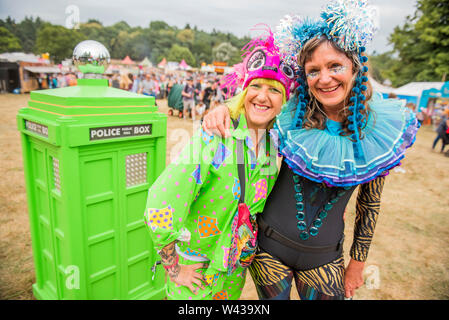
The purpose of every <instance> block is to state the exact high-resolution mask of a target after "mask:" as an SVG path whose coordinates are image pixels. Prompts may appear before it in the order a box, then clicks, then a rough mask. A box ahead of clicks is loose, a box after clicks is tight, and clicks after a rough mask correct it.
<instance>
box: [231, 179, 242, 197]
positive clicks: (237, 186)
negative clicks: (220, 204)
mask: <svg viewBox="0 0 449 320" xmlns="http://www.w3.org/2000/svg"><path fill="white" fill-rule="evenodd" d="M232 193H233V194H234V200H237V201H238V200H239V199H240V194H241V190H240V180H239V179H237V178H234V184H233V186H232Z"/></svg>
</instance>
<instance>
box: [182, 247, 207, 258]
mask: <svg viewBox="0 0 449 320" xmlns="http://www.w3.org/2000/svg"><path fill="white" fill-rule="evenodd" d="M184 253H185V254H186V255H188V256H191V257H203V258H207V257H206V255H205V254H202V253H199V252H198V251H194V250H192V249H190V248H187V249H186V250H185V251H184Z"/></svg>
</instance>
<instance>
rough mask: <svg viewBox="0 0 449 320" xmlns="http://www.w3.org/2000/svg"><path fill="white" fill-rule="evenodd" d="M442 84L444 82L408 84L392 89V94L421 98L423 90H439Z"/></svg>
mask: <svg viewBox="0 0 449 320" xmlns="http://www.w3.org/2000/svg"><path fill="white" fill-rule="evenodd" d="M443 84H444V82H410V83H407V84H406V85H404V86H402V87H399V88H397V89H394V93H396V94H397V95H404V96H415V97H421V94H422V92H423V91H424V90H429V89H432V88H435V89H437V90H441V88H442V87H443Z"/></svg>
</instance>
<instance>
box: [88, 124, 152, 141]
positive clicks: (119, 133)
mask: <svg viewBox="0 0 449 320" xmlns="http://www.w3.org/2000/svg"><path fill="white" fill-rule="evenodd" d="M145 135H151V124H139V125H129V126H115V127H101V128H90V129H89V139H90V140H102V139H114V138H124V137H132V136H145Z"/></svg>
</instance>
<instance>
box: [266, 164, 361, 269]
mask: <svg viewBox="0 0 449 320" xmlns="http://www.w3.org/2000/svg"><path fill="white" fill-rule="evenodd" d="M293 175H294V173H293V171H292V170H291V169H290V168H289V167H288V165H287V164H286V163H285V162H282V166H281V170H280V172H279V175H278V178H277V181H276V184H275V187H274V188H273V190H272V191H271V193H270V195H269V196H268V198H267V202H266V205H265V209H264V211H263V213H261V214H260V215H261V217H262V219H263V220H264V222H265V223H266V224H268V225H269V226H271V227H272V228H273V229H275V230H276V231H278V232H279V233H281V234H282V235H283V236H285V237H288V238H289V239H290V240H293V241H295V242H298V243H300V244H302V245H304V246H308V247H323V246H330V245H335V246H337V244H338V242H340V241H341V240H342V237H343V234H344V222H343V213H344V210H345V208H346V205H347V203H348V201H349V199H350V198H351V195H352V193H353V192H354V190H355V189H356V186H354V187H351V188H350V189H348V190H344V189H343V188H339V187H327V186H326V185H325V184H323V183H316V182H313V181H311V180H308V179H306V178H303V177H299V178H300V183H301V185H302V187H303V191H302V193H303V197H304V200H303V203H304V213H305V220H304V221H305V222H306V224H307V226H308V227H309V226H310V224H312V222H313V221H314V219H315V218H316V217H317V215H318V214H319V212H320V211H321V209H322V208H323V206H324V205H325V204H326V203H327V202H328V201H329V199H330V198H332V197H334V196H335V194H336V192H338V191H341V190H344V192H341V193H342V195H341V196H340V197H339V198H338V201H337V202H336V203H335V204H334V205H333V206H332V208H331V209H330V210H329V211H328V214H327V216H326V218H324V219H322V225H321V227H320V228H319V232H318V234H317V235H316V236H309V237H308V239H307V240H302V239H301V238H300V237H299V235H300V233H301V231H300V230H299V229H298V227H297V224H298V219H297V217H296V214H297V209H296V199H295V194H296V192H295V188H294V186H295V183H294V180H293ZM258 241H259V247H260V248H261V249H262V250H263V251H266V252H268V253H269V254H271V255H272V256H274V257H277V258H279V259H280V260H281V261H282V262H283V263H284V264H285V265H287V266H289V267H291V268H294V269H297V270H306V269H311V268H315V267H318V266H321V265H324V264H327V263H329V262H332V261H333V260H335V259H336V258H338V257H339V256H340V255H341V254H342V249H341V248H340V250H338V251H337V250H335V251H332V252H325V253H316V252H312V253H311V252H301V251H299V250H298V249H293V248H291V247H288V246H285V245H283V244H282V243H280V242H278V241H276V240H274V239H272V238H270V237H267V236H266V235H265V234H264V233H263V232H259V235H258Z"/></svg>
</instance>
